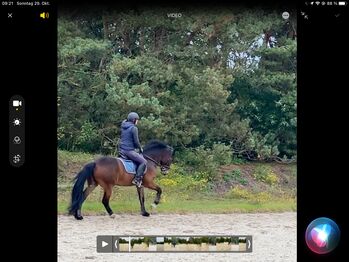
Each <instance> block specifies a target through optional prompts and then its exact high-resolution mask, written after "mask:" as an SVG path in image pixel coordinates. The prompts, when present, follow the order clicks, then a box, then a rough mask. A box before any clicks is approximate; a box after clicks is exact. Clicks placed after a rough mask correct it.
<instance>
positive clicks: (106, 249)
mask: <svg viewBox="0 0 349 262" xmlns="http://www.w3.org/2000/svg"><path fill="white" fill-rule="evenodd" d="M97 252H98V253H133V252H146V253H148V252H150V253H151V252H165V253H167V252H170V253H172V252H209V253H211V252H232V253H250V252H252V236H251V235H199V236H198V235H196V236H183V235H180V236H144V235H143V236H110V235H109V236H107V235H104V236H97Z"/></svg>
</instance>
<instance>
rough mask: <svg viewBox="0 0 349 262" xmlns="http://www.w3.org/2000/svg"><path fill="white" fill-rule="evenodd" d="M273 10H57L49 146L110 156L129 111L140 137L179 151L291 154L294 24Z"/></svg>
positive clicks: (266, 156)
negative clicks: (54, 113) (54, 132)
mask: <svg viewBox="0 0 349 262" xmlns="http://www.w3.org/2000/svg"><path fill="white" fill-rule="evenodd" d="M174 11H175V12H174ZM282 11H283V10H273V9H261V8H259V9H247V8H242V7H241V8H238V7H235V8H224V9H222V8H217V9H214V8H206V9H205V8H201V9H190V10H189V9H188V10H185V9H182V10H179V11H177V10H173V9H170V8H134V9H125V10H117V11H113V10H112V9H108V10H106V9H100V10H99V9H97V10H95V11H94V12H81V11H80V10H78V9H76V10H75V11H74V10H72V9H70V11H69V12H67V11H62V12H60V16H59V20H58V147H59V149H63V150H68V151H84V152H91V153H101V154H110V155H115V154H116V153H117V152H116V150H117V144H118V139H119V135H120V130H119V129H120V124H121V122H122V120H123V119H125V118H126V116H127V114H128V113H129V112H130V111H136V112H138V113H139V114H140V116H141V121H140V123H139V125H138V127H139V133H140V140H141V143H142V144H143V145H144V144H145V143H146V142H147V141H148V140H151V139H160V140H163V141H166V142H167V143H169V144H170V145H171V146H174V147H175V148H176V150H177V151H179V156H182V157H183V158H188V159H193V161H195V158H190V154H194V155H195V156H196V157H201V158H203V159H205V158H207V157H209V156H210V155H211V157H212V158H214V157H217V156H219V157H218V158H219V159H218V160H217V161H222V163H221V164H224V156H227V155H229V156H231V157H237V158H244V159H249V160H262V161H268V160H277V161H285V162H287V161H291V160H292V161H294V160H295V159H296V154H297V151H296V150H297V140H296V132H297V112H296V111H297V102H296V100H297V97H296V87H297V86H296V82H297V81H296V66H297V59H296V57H297V42H296V30H297V27H296V17H295V12H294V13H293V15H292V12H290V13H291V16H290V19H288V20H285V19H283V18H282V16H281V14H282ZM173 13H175V14H176V15H169V14H173ZM178 14H179V15H178ZM222 152H223V153H222ZM221 156H223V157H221ZM194 164H195V163H194Z"/></svg>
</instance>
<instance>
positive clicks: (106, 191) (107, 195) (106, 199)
mask: <svg viewBox="0 0 349 262" xmlns="http://www.w3.org/2000/svg"><path fill="white" fill-rule="evenodd" d="M112 191H113V187H111V186H106V187H105V188H104V195H103V199H102V203H103V205H104V207H105V209H106V210H107V212H108V214H109V215H110V216H111V215H113V210H112V209H111V208H110V206H109V199H110V196H111V193H112Z"/></svg>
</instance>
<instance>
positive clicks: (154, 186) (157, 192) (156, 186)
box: [144, 183, 162, 208]
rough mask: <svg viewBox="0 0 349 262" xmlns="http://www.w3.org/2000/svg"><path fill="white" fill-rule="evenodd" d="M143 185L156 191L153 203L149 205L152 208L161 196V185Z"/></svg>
mask: <svg viewBox="0 0 349 262" xmlns="http://www.w3.org/2000/svg"><path fill="white" fill-rule="evenodd" d="M144 186H145V187H147V188H149V189H152V190H155V191H156V196H155V199H154V203H152V204H151V206H152V207H153V208H156V207H157V205H158V204H159V202H160V198H161V193H162V189H161V187H159V186H158V185H156V184H155V183H151V184H145V185H144Z"/></svg>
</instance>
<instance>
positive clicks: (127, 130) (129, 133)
mask: <svg viewBox="0 0 349 262" xmlns="http://www.w3.org/2000/svg"><path fill="white" fill-rule="evenodd" d="M136 148H141V143H140V142H139V138H138V128H137V127H136V125H135V124H134V123H132V122H128V121H126V120H124V121H123V122H122V123H121V139H120V144H119V149H120V150H122V151H131V150H135V149H136Z"/></svg>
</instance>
